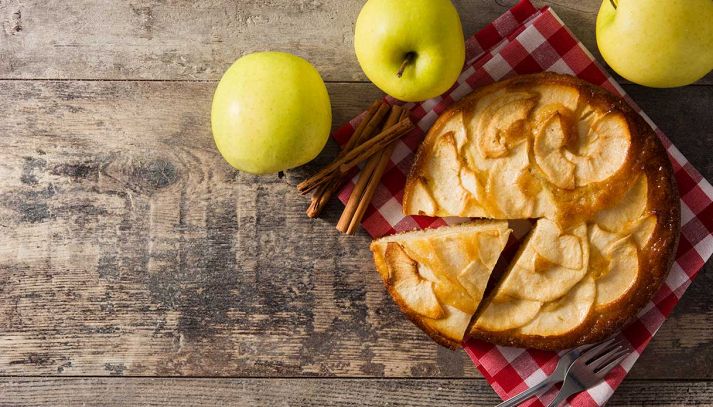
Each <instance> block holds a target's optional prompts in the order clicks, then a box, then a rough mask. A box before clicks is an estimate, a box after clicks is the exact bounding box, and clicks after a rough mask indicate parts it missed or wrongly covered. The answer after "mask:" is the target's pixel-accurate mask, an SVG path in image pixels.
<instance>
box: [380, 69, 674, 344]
mask: <svg viewBox="0 0 713 407" xmlns="http://www.w3.org/2000/svg"><path fill="white" fill-rule="evenodd" d="M403 207H404V212H405V214H407V215H428V216H439V217H446V216H459V217H471V218H483V219H492V220H493V221H492V222H495V224H497V225H502V221H503V220H514V219H533V220H534V221H535V226H534V228H533V230H532V231H531V232H530V234H529V235H528V237H527V238H526V239H525V241H524V242H523V243H522V244H521V246H520V248H519V252H518V254H517V255H516V257H515V259H514V260H513V261H512V262H511V264H510V265H509V266H508V268H507V271H506V272H505V274H504V275H503V276H502V278H500V279H499V281H498V282H497V284H496V285H495V288H494V289H493V290H492V292H490V293H489V294H487V296H486V298H485V299H484V300H482V302H481V299H480V298H475V297H477V296H473V298H472V300H473V304H471V306H470V307H465V306H463V304H461V306H460V307H459V309H461V310H463V309H467V311H468V312H466V313H470V312H469V311H470V308H473V309H474V312H475V314H474V317H473V318H472V320H471V321H470V326H469V329H468V330H467V331H464V333H463V335H462V336H461V337H460V338H458V337H454V335H452V332H451V334H450V336H448V341H445V342H447V343H446V344H447V345H451V346H452V345H453V344H455V343H460V342H462V340H463V339H464V337H465V338H467V337H475V338H480V339H484V340H487V341H490V342H493V343H497V344H502V345H510V346H521V347H530V348H538V349H564V348H569V347H572V346H576V345H578V344H583V343H589V342H594V341H597V340H600V339H603V338H604V337H607V336H609V335H611V334H612V333H613V332H615V331H616V330H618V329H620V328H621V327H622V326H623V325H624V324H625V323H626V322H627V321H628V320H630V319H631V318H632V317H634V316H635V315H636V313H637V312H638V311H639V310H640V309H641V308H642V307H643V306H644V305H645V304H646V302H648V301H649V300H650V299H651V297H652V296H653V294H654V293H655V292H656V290H657V289H658V288H659V287H660V285H661V283H662V281H663V280H664V278H665V276H666V274H667V273H668V270H669V269H670V267H671V263H672V262H673V257H674V252H675V248H676V244H677V239H678V235H679V228H680V206H679V197H678V192H677V189H676V186H675V182H674V179H673V171H672V168H671V164H670V162H669V160H668V157H667V156H666V152H665V149H664V148H663V146H662V145H661V142H660V141H659V139H658V137H657V136H656V134H655V133H654V131H653V130H652V129H651V127H650V126H649V125H648V124H647V123H646V122H645V121H644V120H643V119H642V118H641V117H640V116H639V115H638V114H636V113H635V112H634V111H633V110H632V109H631V108H630V107H629V106H628V105H627V104H626V103H625V102H624V101H623V100H621V99H620V98H618V97H615V96H613V95H611V94H610V93H608V92H607V91H605V90H604V89H602V88H599V87H596V86H593V85H591V84H589V83H587V82H584V81H582V80H579V79H577V78H574V77H572V76H568V75H560V74H553V73H542V74H534V75H524V76H517V77H513V78H511V79H507V80H504V81H501V82H497V83H495V84H492V85H489V86H486V87H484V88H481V89H479V90H477V91H476V92H474V93H472V94H470V95H468V96H466V97H465V98H464V99H462V100H461V101H459V102H458V103H456V104H455V105H453V106H452V107H451V108H449V109H448V110H447V111H446V112H444V113H443V114H442V115H441V117H440V118H439V119H438V120H437V121H436V123H435V124H434V125H433V127H432V128H431V130H430V131H429V132H428V134H427V136H426V138H425V140H424V142H423V144H422V145H421V147H420V148H419V151H418V153H417V155H416V159H415V162H414V164H413V167H412V168H411V172H410V174H409V177H408V180H407V183H406V188H405V192H404V199H403ZM496 220H499V221H496ZM484 222H485V223H484ZM487 222H488V221H480V225H481V227H482V226H483V225H485V224H487ZM500 227H502V226H500ZM449 228H450V227H446V230H447V229H449ZM441 233H447V232H445V231H443V232H441ZM402 236H403V235H402ZM388 239H389V238H387V240H388ZM494 239H495V240H496V241H498V240H497V239H496V238H494ZM380 241H384V240H377V241H375V242H380ZM375 244H377V245H378V247H382V246H384V245H383V244H378V243H375ZM374 247H375V246H374V245H372V249H374ZM444 250H446V251H447V250H451V249H449V248H447V247H444V246H443V245H441V246H437V245H436V246H432V247H430V248H426V246H423V248H422V250H421V251H420V252H419V253H418V256H420V257H421V258H427V257H429V256H430V257H434V256H435V257H438V256H441V253H442V252H443V251H444ZM375 256H376V257H377V260H376V262H377V268H380V272H381V269H382V268H383V262H382V263H381V266H380V260H379V256H378V255H377V252H376V251H375ZM414 256H416V254H414V253H412V254H411V255H409V256H408V257H409V258H412V259H413V257H414ZM382 261H383V259H382ZM416 263H418V261H416ZM416 270H417V272H418V267H416ZM443 273H445V271H444V272H443ZM489 275H490V273H487V275H486V274H481V275H480V277H479V278H482V279H483V280H484V281H482V282H479V283H478V284H479V285H480V286H483V287H485V285H486V284H487V280H488V278H489ZM382 276H383V272H382ZM417 276H418V274H417ZM391 291H392V294H394V293H393V290H391ZM400 295H401V296H404V295H406V294H404V293H402V294H400ZM450 295H451V294H450V293H449V292H446V291H444V290H442V291H441V292H440V293H436V295H435V297H434V298H435V299H436V300H437V304H439V305H440V306H441V307H444V306H445V307H446V308H447V307H448V306H449V304H452V303H453V301H454V300H453V298H451V297H449V296H450ZM481 295H482V293H481ZM397 301H398V299H397ZM461 302H462V299H461ZM433 315H435V314H433ZM433 315H431V316H433ZM412 319H413V318H412ZM436 319H437V318H436ZM420 325H421V326H423V325H422V324H420ZM432 325H433V324H432ZM436 325H437V324H436ZM429 329H430V332H429ZM429 329H427V330H426V331H427V332H428V333H429V334H431V336H432V337H436V338H437V339H441V338H440V337H441V336H442V335H441V333H438V332H436V333H435V334H434V332H433V331H434V328H433V327H432V326H431V328H429ZM435 329H436V330H437V328H435ZM439 341H440V342H441V343H443V342H444V341H443V340H439Z"/></svg>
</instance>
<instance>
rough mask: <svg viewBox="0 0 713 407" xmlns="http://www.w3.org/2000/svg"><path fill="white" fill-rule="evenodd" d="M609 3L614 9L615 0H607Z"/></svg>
mask: <svg viewBox="0 0 713 407" xmlns="http://www.w3.org/2000/svg"><path fill="white" fill-rule="evenodd" d="M609 3H611V5H612V7H614V10H616V3H617V2H616V1H615V0H609Z"/></svg>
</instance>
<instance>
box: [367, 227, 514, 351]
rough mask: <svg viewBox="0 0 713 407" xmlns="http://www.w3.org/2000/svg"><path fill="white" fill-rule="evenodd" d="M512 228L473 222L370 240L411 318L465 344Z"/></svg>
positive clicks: (443, 338) (437, 336) (454, 343)
mask: <svg viewBox="0 0 713 407" xmlns="http://www.w3.org/2000/svg"><path fill="white" fill-rule="evenodd" d="M510 232H511V230H510V229H509V228H508V223H507V221H473V222H469V223H465V224H460V225H456V226H444V227H441V228H438V229H427V230H420V231H413V232H406V233H401V234H397V235H392V236H387V237H384V238H381V239H378V240H375V241H374V242H372V243H371V251H372V252H373V254H374V262H375V263H376V269H377V270H378V272H379V274H380V275H381V277H382V279H383V280H384V284H385V285H386V288H387V289H388V291H389V293H390V294H391V296H392V297H393V298H394V301H396V303H397V304H399V306H400V307H401V310H402V311H403V312H404V313H405V314H406V315H407V316H408V318H409V319H410V320H411V321H413V322H414V323H415V324H416V325H418V326H419V327H420V328H421V329H423V330H424V331H425V332H426V333H427V334H428V335H430V336H431V338H433V339H434V340H435V341H436V342H438V343H440V344H442V345H444V346H447V347H450V348H455V347H458V346H460V344H461V342H462V340H463V335H464V334H465V331H466V329H467V328H468V324H469V323H470V320H471V318H472V316H473V314H474V313H475V311H476V309H477V308H478V305H479V304H480V301H481V300H482V298H483V293H484V292H485V287H486V285H487V283H488V280H489V278H490V273H491V272H492V270H493V267H495V263H496V262H497V260H498V258H499V257H500V253H501V252H502V250H503V248H505V243H507V240H508V236H509V235H510Z"/></svg>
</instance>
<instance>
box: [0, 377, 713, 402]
mask: <svg viewBox="0 0 713 407" xmlns="http://www.w3.org/2000/svg"><path fill="white" fill-rule="evenodd" d="M0 394H2V401H0V405H3V406H4V405H8V406H9V405H12V406H16V407H24V406H38V405H52V406H77V405H85V406H106V407H112V406H127V405H130V406H166V405H170V406H197V407H198V406H216V405H230V406H255V405H270V406H273V405H279V406H291V405H299V406H320V407H321V406H367V407H368V406H387V405H388V406H433V405H447V406H453V407H457V406H464V407H465V406H492V405H495V404H496V403H498V402H499V401H500V399H499V398H498V397H497V395H496V394H495V392H494V391H493V390H492V389H491V388H490V386H489V385H488V384H487V382H485V380H483V379H445V380H444V379H440V380H437V379H427V380H409V379H388V380H384V379H372V380H358V379H289V380H282V379H161V378H3V379H0ZM607 405H608V406H646V407H649V406H683V405H698V406H712V405H713V384H711V383H710V382H671V383H661V382H656V381H637V380H627V381H625V382H624V383H623V384H622V386H621V387H620V390H619V391H618V392H617V393H615V394H614V397H612V399H611V400H610V401H609V403H608V404H607Z"/></svg>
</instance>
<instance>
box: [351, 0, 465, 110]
mask: <svg viewBox="0 0 713 407" xmlns="http://www.w3.org/2000/svg"><path fill="white" fill-rule="evenodd" d="M354 49H355V51H356V56H357V59H358V60H359V65H361V68H362V70H363V71H364V73H365V74H366V76H367V77H368V78H369V80H371V81H372V82H374V84H375V85H376V86H378V87H379V88H380V89H381V90H383V91H384V92H386V93H388V94H389V95H391V96H393V97H395V98H397V99H400V100H404V101H407V102H416V101H421V100H425V99H429V98H432V97H435V96H438V95H440V94H442V93H443V92H445V91H447V90H448V88H450V87H451V86H452V85H453V83H454V82H455V81H456V79H458V75H459V74H460V72H461V70H462V68H463V63H464V62H465V43H464V42H463V28H462V27H461V23H460V17H459V16H458V12H457V11H456V9H455V7H453V4H452V3H451V2H450V0H369V1H367V2H366V4H365V5H364V7H363V8H362V9H361V12H360V13H359V17H358V18H357V21H356V27H355V29H354Z"/></svg>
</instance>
